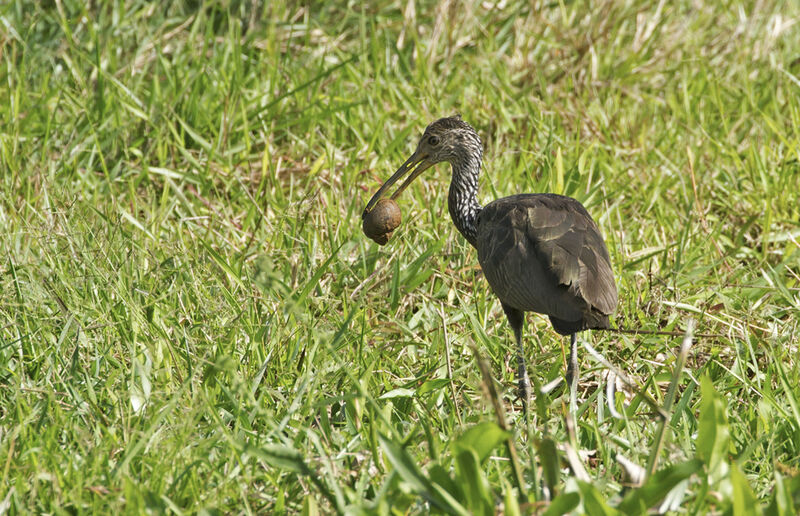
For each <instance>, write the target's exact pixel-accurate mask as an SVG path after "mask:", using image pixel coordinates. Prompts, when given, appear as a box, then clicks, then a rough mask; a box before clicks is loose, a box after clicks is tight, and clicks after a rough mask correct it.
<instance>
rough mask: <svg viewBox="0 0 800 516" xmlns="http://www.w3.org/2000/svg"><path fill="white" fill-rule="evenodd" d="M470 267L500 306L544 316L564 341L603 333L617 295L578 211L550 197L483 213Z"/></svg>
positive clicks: (517, 198)
mask: <svg viewBox="0 0 800 516" xmlns="http://www.w3.org/2000/svg"><path fill="white" fill-rule="evenodd" d="M476 247H477V249H478V260H479V261H480V264H481V268H482V269H483V272H484V274H485V275H486V279H487V280H488V281H489V285H490V286H491V287H492V290H493V291H494V292H495V294H496V295H497V296H498V297H499V298H500V301H501V302H503V303H504V304H506V305H509V306H511V307H513V308H516V309H518V310H522V311H532V312H538V313H542V314H546V315H548V316H550V320H551V322H552V323H553V327H554V328H555V330H556V331H557V332H559V333H561V334H570V333H575V332H577V331H581V330H586V329H591V328H608V327H609V320H608V316H609V315H610V314H611V313H612V312H613V311H614V309H615V307H616V305H617V288H616V285H615V283H614V275H613V272H612V270H611V262H610V260H609V256H608V250H607V249H606V245H605V242H604V241H603V237H602V236H601V235H600V230H599V229H598V227H597V224H595V222H594V220H592V217H591V216H590V215H589V213H588V212H587V211H586V208H584V207H583V205H582V204H581V203H579V202H578V201H576V200H575V199H572V198H570V197H565V196H562V195H555V194H520V195H512V196H510V197H504V198H502V199H498V200H496V201H494V202H492V203H489V204H488V205H486V206H484V207H483V209H482V210H481V212H480V214H479V216H478V237H477V246H476Z"/></svg>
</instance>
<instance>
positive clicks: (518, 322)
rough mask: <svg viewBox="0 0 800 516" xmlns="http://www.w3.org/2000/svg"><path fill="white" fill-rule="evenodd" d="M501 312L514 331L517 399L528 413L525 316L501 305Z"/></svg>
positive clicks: (528, 390) (529, 389)
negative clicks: (524, 333) (524, 343)
mask: <svg viewBox="0 0 800 516" xmlns="http://www.w3.org/2000/svg"><path fill="white" fill-rule="evenodd" d="M503 311H505V313H506V317H508V324H510V325H511V329H512V330H514V339H515V340H516V341H517V385H518V388H519V398H520V399H521V400H522V410H523V411H524V412H526V413H527V412H528V404H529V403H530V400H531V382H530V379H529V378H528V370H527V368H526V367H525V349H524V348H523V347H522V326H523V323H524V322H525V316H524V315H523V313H522V312H521V311H519V310H517V309H516V308H512V307H510V306H508V305H506V304H503Z"/></svg>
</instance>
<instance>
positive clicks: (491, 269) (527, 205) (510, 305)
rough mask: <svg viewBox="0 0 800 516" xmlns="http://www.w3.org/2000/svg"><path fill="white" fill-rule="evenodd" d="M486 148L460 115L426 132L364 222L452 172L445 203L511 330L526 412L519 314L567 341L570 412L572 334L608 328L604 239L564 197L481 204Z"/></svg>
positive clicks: (574, 366)
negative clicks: (391, 201)
mask: <svg viewBox="0 0 800 516" xmlns="http://www.w3.org/2000/svg"><path fill="white" fill-rule="evenodd" d="M482 158H483V146H482V144H481V139H480V137H479V136H478V133H477V132H476V131H475V129H473V128H472V126H470V125H469V124H468V123H466V122H465V121H464V120H462V119H461V117H460V116H459V115H456V116H452V117H448V118H441V119H439V120H436V121H435V122H433V123H432V124H430V125H429V126H428V127H427V128H426V129H425V133H424V134H423V135H422V138H421V139H420V141H419V144H418V145H417V150H416V151H415V152H414V154H412V155H411V157H410V158H408V160H406V162H405V163H403V164H402V166H400V168H399V169H397V172H395V173H394V175H392V177H390V178H389V179H388V180H387V181H386V182H385V183H384V184H383V185H382V186H381V187H380V189H379V190H378V191H377V192H376V193H375V195H374V196H373V197H372V199H370V201H369V203H367V206H366V208H365V210H364V214H363V215H362V217H366V215H367V213H369V211H370V210H371V209H372V208H373V207H374V206H375V205H376V203H377V202H378V201H379V200H380V199H381V198H382V197H383V196H384V195H385V194H386V192H387V190H388V189H389V187H391V186H392V185H393V184H394V183H396V182H397V181H398V180H399V179H400V178H402V177H403V176H405V175H406V174H408V173H410V175H409V177H408V178H407V179H406V181H405V182H404V183H403V184H402V185H401V186H400V187H399V189H398V190H397V192H396V193H395V194H394V195H393V196H392V198H395V197H397V196H398V195H399V194H400V193H402V191H403V190H405V188H406V187H408V185H409V184H411V182H412V181H413V180H414V179H416V178H417V177H418V176H419V175H420V174H421V173H422V172H423V171H424V170H426V169H428V168H430V167H432V166H433V165H435V164H437V163H440V162H442V161H447V162H449V163H450V165H451V166H452V178H451V180H450V191H449V195H448V199H447V204H448V208H449V211H450V216H451V217H452V219H453V222H454V223H455V226H456V228H457V229H458V231H459V232H460V233H461V234H462V235H464V238H466V239H467V241H468V242H469V243H470V244H472V246H473V247H475V249H477V251H478V261H479V262H480V265H481V269H483V273H484V275H485V276H486V279H487V280H488V282H489V285H490V286H491V288H492V290H493V291H494V293H495V294H496V295H497V297H498V298H500V302H501V304H502V306H503V311H504V312H505V314H506V317H507V318H508V322H509V324H510V325H511V328H512V329H513V330H514V338H515V340H516V347H517V349H516V353H517V379H518V385H519V395H520V398H521V399H522V402H523V407H525V408H527V404H528V400H529V397H530V385H529V379H528V374H527V370H526V368H525V354H524V348H523V346H522V326H523V322H524V315H523V314H524V312H538V313H540V314H544V315H547V316H548V317H549V318H550V322H551V323H552V325H553V329H555V331H556V332H558V333H559V334H561V335H569V336H570V352H569V363H568V364H567V375H566V380H567V384H568V386H569V390H570V402H571V403H570V405H571V407H572V409H573V410H574V405H575V394H576V388H577V380H578V357H577V332H580V331H583V330H588V329H597V328H608V327H609V320H608V316H609V315H611V313H612V312H613V311H614V309H615V307H616V305H617V288H616V285H615V283H614V275H613V273H612V270H611V263H610V260H609V257H608V249H606V245H605V242H604V241H603V237H602V235H601V234H600V230H599V229H598V227H597V224H596V223H595V222H594V220H592V217H591V216H590V215H589V213H588V212H587V211H586V208H584V207H583V205H582V204H581V203H580V202H578V201H576V200H575V199H572V198H571V197H565V196H563V195H555V194H548V193H540V194H518V195H512V196H509V197H503V198H502V199H497V200H496V201H493V202H491V203H489V204H487V205H486V206H483V207H482V206H481V205H480V204H479V203H478V199H477V193H478V176H479V174H480V171H481V161H482Z"/></svg>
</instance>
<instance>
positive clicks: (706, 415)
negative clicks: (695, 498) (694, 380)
mask: <svg viewBox="0 0 800 516" xmlns="http://www.w3.org/2000/svg"><path fill="white" fill-rule="evenodd" d="M700 392H701V402H700V420H699V423H698V427H699V428H698V432H697V456H698V457H699V458H700V459H702V460H703V462H705V464H706V467H707V468H708V472H709V475H710V476H711V477H712V483H713V480H714V479H716V480H718V479H719V478H721V477H722V476H723V475H724V473H725V471H724V469H726V468H722V465H723V464H727V455H728V446H729V444H730V429H729V427H728V415H727V411H726V406H725V402H724V401H723V400H722V398H720V397H719V395H718V394H717V392H716V390H715V389H714V384H713V383H712V382H711V379H710V378H708V377H707V376H704V377H703V378H702V380H701V382H700Z"/></svg>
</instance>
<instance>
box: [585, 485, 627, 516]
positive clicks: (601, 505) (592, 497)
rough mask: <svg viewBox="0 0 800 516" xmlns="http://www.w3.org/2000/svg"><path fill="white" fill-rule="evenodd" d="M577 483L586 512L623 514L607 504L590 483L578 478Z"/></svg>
mask: <svg viewBox="0 0 800 516" xmlns="http://www.w3.org/2000/svg"><path fill="white" fill-rule="evenodd" d="M577 483H578V490H579V491H580V493H581V499H582V500H583V509H584V511H585V512H586V514H591V515H592V516H618V515H621V514H623V513H621V512H620V511H618V510H616V509H614V508H613V507H611V506H609V505H608V503H606V500H605V499H603V495H602V494H600V491H598V490H597V488H596V487H594V486H593V485H592V484H590V483H588V482H583V481H582V480H578V481H577Z"/></svg>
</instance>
